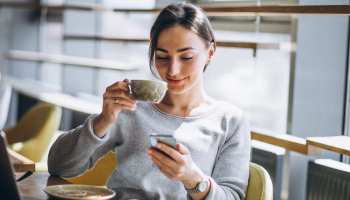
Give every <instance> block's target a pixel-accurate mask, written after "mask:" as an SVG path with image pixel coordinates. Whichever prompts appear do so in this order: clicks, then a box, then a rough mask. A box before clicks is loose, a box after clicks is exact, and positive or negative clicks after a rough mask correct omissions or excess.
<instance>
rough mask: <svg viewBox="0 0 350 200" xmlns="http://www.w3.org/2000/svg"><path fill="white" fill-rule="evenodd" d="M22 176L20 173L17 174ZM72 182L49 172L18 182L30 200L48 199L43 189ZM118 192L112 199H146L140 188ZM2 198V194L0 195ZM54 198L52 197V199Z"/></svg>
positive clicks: (22, 192)
mask: <svg viewBox="0 0 350 200" xmlns="http://www.w3.org/2000/svg"><path fill="white" fill-rule="evenodd" d="M16 176H20V174H18V173H17V174H16ZM61 184H71V183H70V182H68V181H66V180H64V179H62V178H60V177H57V176H50V175H49V174H48V173H47V172H35V173H34V174H33V175H32V176H30V177H28V178H26V179H24V180H23V181H20V182H18V183H17V185H18V189H19V193H20V195H21V197H22V198H24V199H30V200H32V199H33V200H48V199H49V198H48V196H47V195H46V194H45V192H44V191H43V189H44V188H45V187H46V186H50V185H61ZM112 190H114V191H115V192H116V196H115V197H114V198H112V199H111V200H130V199H140V200H145V194H144V193H143V192H142V191H140V190H135V189H130V188H119V189H112ZM0 199H1V196H0ZM51 199H52V198H50V200H51Z"/></svg>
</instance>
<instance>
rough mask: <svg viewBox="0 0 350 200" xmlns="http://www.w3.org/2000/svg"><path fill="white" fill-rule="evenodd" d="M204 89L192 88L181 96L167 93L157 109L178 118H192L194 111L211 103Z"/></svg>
mask: <svg viewBox="0 0 350 200" xmlns="http://www.w3.org/2000/svg"><path fill="white" fill-rule="evenodd" d="M207 100H208V97H207V95H206V93H205V91H204V88H203V87H199V88H192V89H190V90H188V91H186V92H184V93H181V94H174V93H167V94H166V96H165V97H164V99H163V100H162V102H160V103H159V104H157V107H158V108H159V109H161V110H163V111H165V112H167V113H170V114H173V115H178V116H183V117H187V116H191V115H192V114H193V113H192V111H193V110H194V109H195V108H197V107H199V106H202V105H205V104H207V103H209V102H208V101H207Z"/></svg>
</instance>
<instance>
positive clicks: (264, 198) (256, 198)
mask: <svg viewBox="0 0 350 200" xmlns="http://www.w3.org/2000/svg"><path fill="white" fill-rule="evenodd" d="M249 173H250V175H249V181H248V187H247V192H246V200H272V199H273V186H272V181H271V178H270V175H269V174H268V172H267V171H266V170H265V169H264V168H263V167H261V166H260V165H257V164H255V163H250V166H249Z"/></svg>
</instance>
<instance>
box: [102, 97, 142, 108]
mask: <svg viewBox="0 0 350 200" xmlns="http://www.w3.org/2000/svg"><path fill="white" fill-rule="evenodd" d="M104 103H105V104H106V105H107V104H108V105H112V106H113V109H118V108H119V109H120V108H122V109H127V110H135V109H136V104H133V103H130V102H128V101H125V100H119V99H114V98H108V99H106V100H105V101H104Z"/></svg>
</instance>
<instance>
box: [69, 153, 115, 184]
mask: <svg viewBox="0 0 350 200" xmlns="http://www.w3.org/2000/svg"><path fill="white" fill-rule="evenodd" d="M116 167H117V159H116V153H115V152H114V151H109V152H108V153H107V154H105V155H104V156H103V157H101V158H100V159H99V160H98V161H97V162H96V164H95V166H94V167H92V168H91V169H89V170H88V171H86V172H84V173H83V174H82V175H80V176H77V177H73V178H65V179H66V180H68V181H69V182H71V183H75V184H85V185H101V186H104V185H106V184H107V181H108V178H109V177H110V176H111V175H112V173H113V170H114V169H115V168H116Z"/></svg>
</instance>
